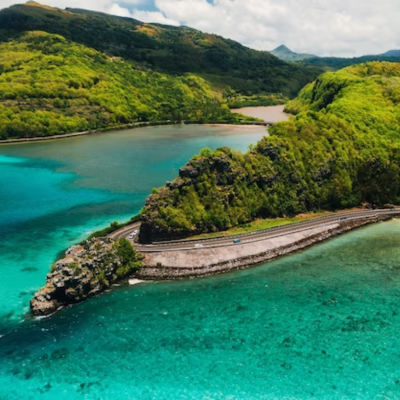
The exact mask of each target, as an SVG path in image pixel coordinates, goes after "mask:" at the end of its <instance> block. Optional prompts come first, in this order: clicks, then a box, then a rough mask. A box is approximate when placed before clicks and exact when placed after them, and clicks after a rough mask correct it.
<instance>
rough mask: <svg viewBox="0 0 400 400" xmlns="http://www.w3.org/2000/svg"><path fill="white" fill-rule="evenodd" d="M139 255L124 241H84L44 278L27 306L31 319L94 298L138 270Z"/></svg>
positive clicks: (72, 249) (56, 264)
mask: <svg viewBox="0 0 400 400" xmlns="http://www.w3.org/2000/svg"><path fill="white" fill-rule="evenodd" d="M141 258H142V257H141V255H140V254H139V253H137V252H136V251H134V249H133V248H132V245H131V244H130V243H129V242H128V241H127V240H125V239H120V240H119V241H114V240H112V239H109V238H101V239H91V240H87V241H86V242H85V243H84V244H83V245H78V246H73V247H71V248H70V249H68V250H67V251H66V253H65V258H63V259H62V260H59V261H57V262H56V263H55V264H54V265H53V268H52V270H53V271H52V272H51V273H50V274H48V275H47V282H46V285H45V286H44V287H43V288H42V289H40V290H39V291H38V292H37V293H36V294H35V295H34V298H33V299H32V300H31V302H30V306H31V310H32V312H33V314H34V315H49V314H51V313H53V312H54V311H57V310H59V309H61V308H64V307H65V306H67V305H69V304H75V303H79V302H81V301H83V300H86V299H88V298H89V297H93V296H95V295H97V294H99V293H101V292H103V291H104V290H106V289H108V288H109V287H110V286H111V285H112V284H114V283H116V282H118V281H120V280H121V279H123V278H126V277H128V276H130V275H132V274H134V271H135V270H136V269H137V268H139V267H140V266H141Z"/></svg>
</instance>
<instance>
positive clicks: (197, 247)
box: [194, 243, 203, 249]
mask: <svg viewBox="0 0 400 400" xmlns="http://www.w3.org/2000/svg"><path fill="white" fill-rule="evenodd" d="M202 247H203V245H202V244H200V243H196V244H195V245H194V248H195V249H201V248H202Z"/></svg>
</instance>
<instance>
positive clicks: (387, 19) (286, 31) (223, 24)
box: [0, 0, 400, 56]
mask: <svg viewBox="0 0 400 400" xmlns="http://www.w3.org/2000/svg"><path fill="white" fill-rule="evenodd" d="M14 1H15V0H14ZM14 1H13V0H0V8H2V7H7V6H9V5H11V4H12V3H14ZM42 1H43V2H45V3H46V4H48V5H52V6H55V7H60V8H64V7H80V8H87V9H91V10H97V11H104V12H109V13H112V14H115V15H121V16H127V17H128V16H130V17H134V18H136V19H139V20H142V21H145V22H159V23H163V24H173V25H177V24H179V23H180V24H182V25H187V26H190V27H193V28H197V29H200V30H203V31H205V32H209V33H216V34H219V35H221V36H224V37H227V38H231V39H234V40H237V41H239V42H241V43H243V44H245V45H247V46H249V47H252V48H256V49H259V50H271V49H273V48H274V47H276V46H278V45H280V44H282V43H284V44H286V45H287V46H288V47H290V48H291V49H292V50H294V51H297V52H307V53H314V54H318V55H335V56H355V55H363V54H377V53H382V52H384V51H386V50H389V49H396V48H400V24H398V15H400V2H398V0H380V1H379V2H371V1H368V2H366V1H365V0H353V1H348V0H331V1H327V0H279V1H278V0H214V2H213V4H210V3H208V2H207V1H206V0H154V1H155V3H154V4H155V8H154V6H153V5H151V6H148V7H146V4H148V1H150V0H123V1H122V0H42ZM146 2H147V3H146ZM127 7H129V9H128V8H127Z"/></svg>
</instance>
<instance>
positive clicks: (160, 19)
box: [132, 10, 180, 26]
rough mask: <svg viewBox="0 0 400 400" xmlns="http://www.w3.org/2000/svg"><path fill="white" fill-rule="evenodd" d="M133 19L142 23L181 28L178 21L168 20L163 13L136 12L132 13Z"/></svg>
mask: <svg viewBox="0 0 400 400" xmlns="http://www.w3.org/2000/svg"><path fill="white" fill-rule="evenodd" d="M132 16H133V18H135V19H138V20H139V21H142V22H154V23H159V24H164V25H176V26H179V25H180V23H179V21H178V20H175V19H171V18H167V17H166V16H165V15H164V14H163V13H161V12H159V11H139V10H134V11H133V13H132Z"/></svg>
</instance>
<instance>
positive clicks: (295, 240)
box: [136, 216, 392, 280]
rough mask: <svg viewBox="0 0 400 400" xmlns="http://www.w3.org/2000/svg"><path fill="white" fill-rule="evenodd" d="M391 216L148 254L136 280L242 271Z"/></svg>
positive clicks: (193, 276) (182, 277) (170, 278)
mask: <svg viewBox="0 0 400 400" xmlns="http://www.w3.org/2000/svg"><path fill="white" fill-rule="evenodd" d="M391 218H392V217H391V216H377V217H374V218H367V219H363V220H356V221H344V222H341V223H333V224H330V225H327V226H324V227H318V228H313V229H310V230H306V231H302V232H297V233H293V234H290V235H285V236H280V237H276V238H271V239H263V240H260V241H257V242H253V243H243V244H239V245H233V246H228V247H220V248H212V249H207V248H205V249H193V250H189V251H174V252H159V253H148V254H146V255H145V259H144V260H143V267H142V268H141V269H140V270H139V271H138V272H137V273H136V277H137V278H139V279H144V280H146V279H157V280H176V279H188V278H197V277H205V276H210V275H215V274H220V273H224V272H229V271H235V270H240V269H245V268H248V267H251V266H254V265H256V264H261V263H265V262H267V261H271V260H274V259H276V258H278V257H280V256H284V255H286V254H290V253H293V252H295V251H299V250H303V249H305V248H307V247H310V246H312V245H314V244H317V243H321V242H324V241H326V240H328V239H330V238H333V237H335V236H337V235H340V234H342V233H345V232H348V231H351V230H353V229H356V228H359V227H362V226H366V225H369V224H372V223H377V222H380V221H387V220H390V219H391Z"/></svg>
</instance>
